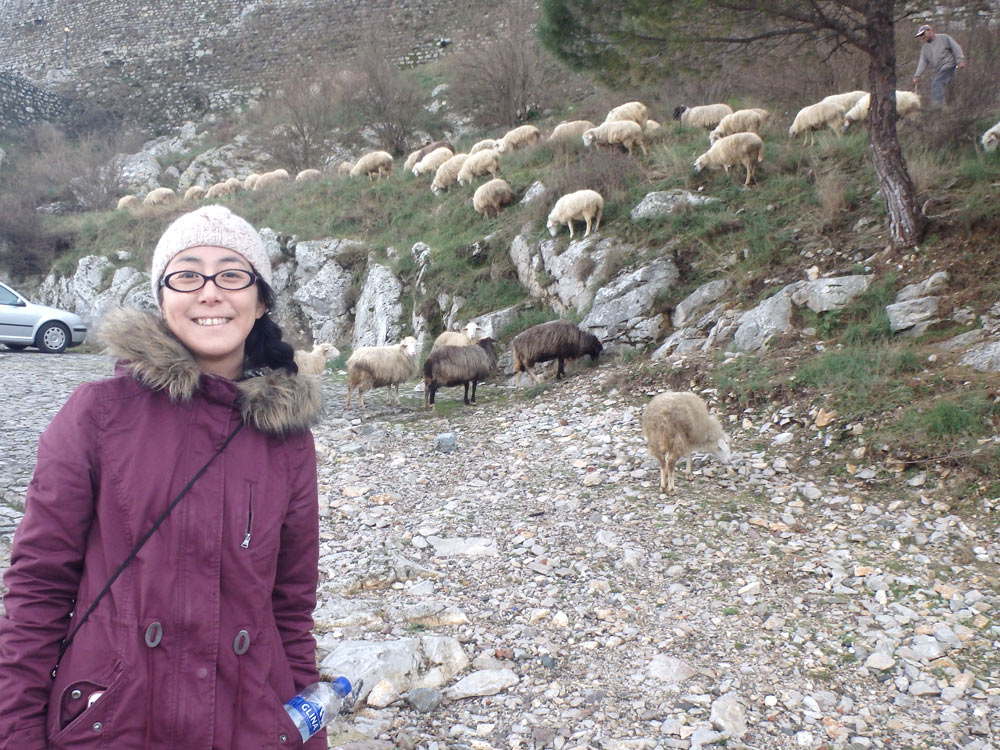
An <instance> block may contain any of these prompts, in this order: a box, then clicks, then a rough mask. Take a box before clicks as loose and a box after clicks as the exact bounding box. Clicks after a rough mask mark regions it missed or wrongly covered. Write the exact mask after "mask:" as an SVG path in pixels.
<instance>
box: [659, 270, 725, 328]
mask: <svg viewBox="0 0 1000 750" xmlns="http://www.w3.org/2000/svg"><path fill="white" fill-rule="evenodd" d="M728 290H729V281H728V280H727V279H716V280H715V281H709V282H708V283H707V284H702V285H701V286H700V287H698V288H697V289H695V290H694V291H693V292H691V294H689V295H688V296H687V297H685V298H684V299H683V300H682V301H681V302H679V303H678V304H677V306H676V307H675V308H674V312H673V314H672V315H671V316H670V322H671V323H672V324H673V326H674V328H682V327H684V326H686V325H689V324H690V322H691V321H692V320H693V319H694V318H695V317H697V316H698V315H701V314H702V313H704V312H705V310H706V309H708V308H709V307H711V306H712V305H713V304H715V303H716V302H717V301H718V299H719V298H720V297H721V296H722V295H723V294H725V293H726V292H727V291H728Z"/></svg>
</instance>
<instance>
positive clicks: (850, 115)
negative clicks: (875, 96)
mask: <svg viewBox="0 0 1000 750" xmlns="http://www.w3.org/2000/svg"><path fill="white" fill-rule="evenodd" d="M871 101H872V98H871V94H865V95H864V96H863V97H861V98H860V99H858V101H857V103H856V104H855V105H854V106H853V107H851V108H850V109H849V110H848V111H847V114H845V115H844V129H845V130H846V129H847V128H849V127H850V126H851V124H852V123H855V122H864V121H865V120H867V119H868V110H869V108H870V107H871ZM919 110H920V96H919V95H918V94H916V93H914V92H912V91H896V117H900V118H902V117H906V116H907V115H908V114H910V113H911V112H917V111H919Z"/></svg>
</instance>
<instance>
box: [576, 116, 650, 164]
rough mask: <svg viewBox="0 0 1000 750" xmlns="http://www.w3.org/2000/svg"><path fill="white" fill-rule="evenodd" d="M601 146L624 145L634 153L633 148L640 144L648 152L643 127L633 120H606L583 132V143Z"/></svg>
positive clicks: (630, 153) (629, 151) (643, 151)
mask: <svg viewBox="0 0 1000 750" xmlns="http://www.w3.org/2000/svg"><path fill="white" fill-rule="evenodd" d="M595 143H596V144H598V145H600V146H624V147H625V149H626V150H628V153H629V155H632V149H633V148H634V147H635V146H636V145H638V146H639V148H641V149H642V153H643V155H645V154H646V153H647V152H646V142H645V141H644V140H643V137H642V128H641V127H639V125H638V124H637V123H634V122H632V121H631V120H616V121H613V122H605V123H601V124H600V125H598V126H597V127H596V128H591V129H590V130H585V131H584V133H583V145H584V146H591V145H593V144H595Z"/></svg>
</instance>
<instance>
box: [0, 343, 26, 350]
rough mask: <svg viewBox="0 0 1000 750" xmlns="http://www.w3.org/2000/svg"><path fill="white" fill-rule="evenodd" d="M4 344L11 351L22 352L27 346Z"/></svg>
mask: <svg viewBox="0 0 1000 750" xmlns="http://www.w3.org/2000/svg"><path fill="white" fill-rule="evenodd" d="M4 346H6V347H7V348H8V349H10V350H11V351H12V352H23V351H24V350H25V349H27V348H28V345H27V344H4Z"/></svg>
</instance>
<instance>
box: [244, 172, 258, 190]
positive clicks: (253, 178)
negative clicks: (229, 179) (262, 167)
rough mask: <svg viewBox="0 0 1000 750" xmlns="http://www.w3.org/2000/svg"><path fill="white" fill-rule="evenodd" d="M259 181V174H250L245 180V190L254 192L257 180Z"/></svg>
mask: <svg viewBox="0 0 1000 750" xmlns="http://www.w3.org/2000/svg"><path fill="white" fill-rule="evenodd" d="M259 179H260V175H259V174H257V173H256V172H251V173H250V174H248V175H247V176H246V177H244V178H243V189H244V190H253V189H254V187H255V186H256V185H257V180H259Z"/></svg>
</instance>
